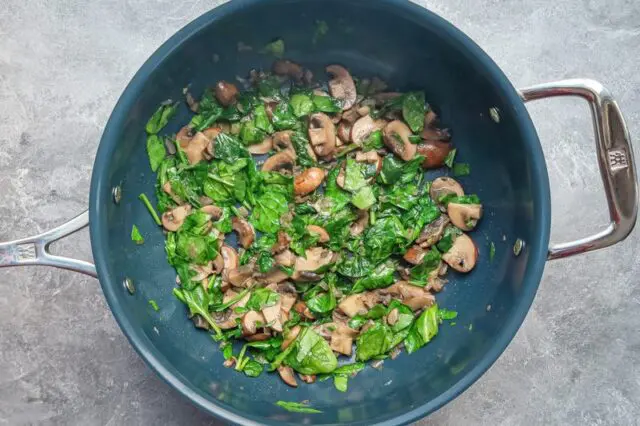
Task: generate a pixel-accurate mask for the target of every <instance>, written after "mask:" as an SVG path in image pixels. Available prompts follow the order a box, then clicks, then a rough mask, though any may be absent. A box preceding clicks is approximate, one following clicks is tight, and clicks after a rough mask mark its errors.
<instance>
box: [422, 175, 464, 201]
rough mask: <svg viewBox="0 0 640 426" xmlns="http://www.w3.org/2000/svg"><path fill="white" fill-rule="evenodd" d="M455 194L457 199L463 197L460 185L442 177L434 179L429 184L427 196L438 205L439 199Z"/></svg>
mask: <svg viewBox="0 0 640 426" xmlns="http://www.w3.org/2000/svg"><path fill="white" fill-rule="evenodd" d="M449 194H455V195H456V196H458V197H461V196H463V195H464V190H463V189H462V185H460V184H459V183H458V181H456V180H455V179H453V178H450V177H446V176H442V177H439V178H437V179H435V180H434V181H433V182H432V183H431V189H429V196H431V199H432V200H433V201H435V202H436V203H439V200H440V198H442V197H444V196H445V195H449Z"/></svg>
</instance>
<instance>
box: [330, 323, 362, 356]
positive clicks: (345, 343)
mask: <svg viewBox="0 0 640 426" xmlns="http://www.w3.org/2000/svg"><path fill="white" fill-rule="evenodd" d="M329 324H332V323H329ZM333 326H334V327H335V330H334V331H333V333H331V342H330V346H331V349H332V350H334V351H336V352H338V353H341V354H343V355H347V356H351V351H352V348H353V339H354V338H355V337H356V336H357V335H358V331H357V330H354V329H352V328H351V327H349V326H348V325H347V324H343V323H333Z"/></svg>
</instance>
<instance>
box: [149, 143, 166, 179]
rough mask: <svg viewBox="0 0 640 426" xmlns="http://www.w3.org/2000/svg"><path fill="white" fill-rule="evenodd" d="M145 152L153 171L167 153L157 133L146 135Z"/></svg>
mask: <svg viewBox="0 0 640 426" xmlns="http://www.w3.org/2000/svg"><path fill="white" fill-rule="evenodd" d="M147 154H148V155H149V164H150V165H151V170H153V171H154V172H155V171H156V170H158V167H160V164H161V163H162V161H163V160H164V157H165V155H166V154H167V152H166V150H165V148H164V142H163V141H162V139H160V138H159V137H158V136H157V135H149V136H147Z"/></svg>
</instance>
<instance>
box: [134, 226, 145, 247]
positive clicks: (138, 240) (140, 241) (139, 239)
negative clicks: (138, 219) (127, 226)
mask: <svg viewBox="0 0 640 426" xmlns="http://www.w3.org/2000/svg"><path fill="white" fill-rule="evenodd" d="M131 241H133V242H134V243H136V244H144V238H143V237H142V234H140V231H139V230H138V227H137V226H135V225H133V227H132V228H131Z"/></svg>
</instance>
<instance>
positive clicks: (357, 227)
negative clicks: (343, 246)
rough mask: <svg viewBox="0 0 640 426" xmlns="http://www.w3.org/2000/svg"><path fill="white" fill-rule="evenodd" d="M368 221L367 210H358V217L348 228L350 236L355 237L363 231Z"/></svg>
mask: <svg viewBox="0 0 640 426" xmlns="http://www.w3.org/2000/svg"><path fill="white" fill-rule="evenodd" d="M368 223H369V212H368V211H367V210H358V219H357V220H356V221H355V223H354V224H353V225H351V229H350V230H349V232H350V233H351V235H352V236H354V237H357V236H358V235H360V234H362V233H363V232H364V230H365V229H366V228H367V224H368Z"/></svg>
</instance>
